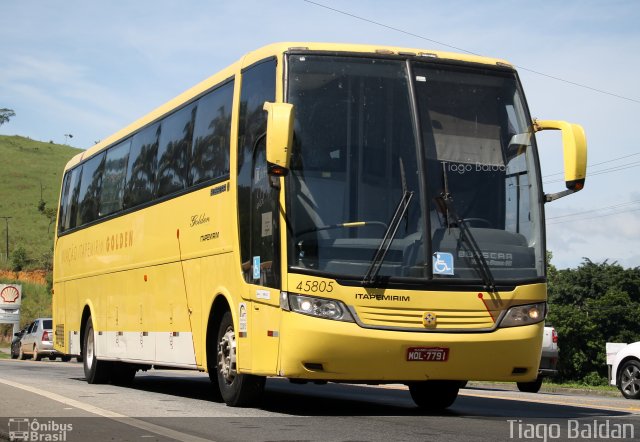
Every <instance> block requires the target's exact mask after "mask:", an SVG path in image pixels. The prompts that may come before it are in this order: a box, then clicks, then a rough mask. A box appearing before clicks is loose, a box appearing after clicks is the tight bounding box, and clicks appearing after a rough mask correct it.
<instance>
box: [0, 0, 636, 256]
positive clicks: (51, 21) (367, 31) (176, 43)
mask: <svg viewBox="0 0 640 442" xmlns="http://www.w3.org/2000/svg"><path fill="white" fill-rule="evenodd" d="M319 4H320V5H324V6H320V5H319ZM329 8H332V9H337V10H340V11H342V12H343V13H340V12H336V11H335V10H331V9H329ZM357 17H360V18H357ZM639 22H640V1H635V0H627V1H617V0H607V1H604V0H601V1H589V0H565V1H562V2H558V1H546V0H540V1H537V2H531V1H520V0H511V1H499V0H495V1H491V0H487V1H477V0H469V1H466V0H459V1H458V0H449V1H442V0H439V1H431V0H406V1H401V2H390V1H381V0H352V1H349V2H340V1H337V0H317V1H316V0H314V2H311V1H305V0H279V1H275V0H244V1H204V0H181V1H180V2H176V1H175V0H174V1H166V0H153V1H151V0H136V1H130V0H125V1H123V0H110V1H108V2H88V1H86V0H65V1H59V0H20V1H9V0H0V41H1V42H2V45H1V47H2V51H1V56H0V108H10V109H13V110H14V111H15V113H16V116H15V117H13V118H12V119H11V121H10V122H9V123H6V124H4V125H2V126H0V134H2V135H14V134H17V135H22V136H28V137H30V138H33V139H37V140H42V141H53V142H56V143H67V144H71V145H73V146H75V147H80V148H87V147H90V146H92V145H93V144H94V143H95V142H97V141H99V140H101V139H103V138H106V137H107V136H108V135H110V134H112V133H113V132H116V131H117V130H119V129H121V128H122V127H124V126H125V125H127V124H129V123H131V122H132V121H134V120H135V119H137V118H139V117H141V116H142V115H144V114H146V113H148V112H149V111H151V110H153V109H154V108H156V107H157V106H159V105H161V104H162V103H164V102H166V101H167V100H169V99H171V98H172V97H174V96H176V95H177V94H179V93H180V92H182V91H184V90H186V89H188V88H189V87H191V86H193V85H194V84H196V83H197V82H199V81H201V80H203V79H204V78H207V77H209V76H210V75H212V74H214V73H215V72H217V71H218V70H220V69H222V68H224V67H225V66H227V65H229V64H230V63H233V62H234V61H236V60H238V59H239V58H240V57H241V56H242V55H243V54H244V53H246V52H249V51H251V50H253V49H257V48H259V47H261V46H264V45H266V44H269V43H272V42H278V41H324V42H346V43H364V44H374V45H375V44H379V45H394V46H405V47H414V48H423V49H431V50H446V51H454V52H462V51H469V52H473V53H476V54H479V55H484V56H491V57H497V58H502V59H506V60H508V61H510V62H511V63H513V64H514V65H515V66H517V69H518V71H519V75H520V78H521V81H522V83H523V87H524V90H525V95H526V97H527V101H528V104H529V108H530V111H531V114H532V116H533V117H535V118H539V119H559V120H566V121H569V122H572V123H579V124H581V125H582V126H583V127H584V129H585V132H586V134H587V141H588V148H589V154H588V155H589V160H588V165H589V167H588V171H587V180H586V185H585V189H584V190H583V191H581V192H579V193H577V194H574V195H571V196H569V197H566V198H563V199H560V200H557V201H554V202H552V203H549V204H547V205H546V206H545V210H546V217H547V244H548V249H549V250H551V251H552V252H553V256H554V258H553V261H552V263H553V264H555V265H556V266H557V267H560V268H566V267H576V266H577V265H579V264H580V263H581V262H582V261H583V258H588V259H590V260H592V261H594V262H602V261H604V260H608V261H609V262H614V261H616V262H618V263H619V264H621V265H623V266H625V267H637V266H640V239H639V238H640V186H638V184H637V180H636V179H635V178H636V176H637V175H638V174H639V173H640V145H639V142H638V139H637V138H636V137H635V136H633V134H634V133H635V130H636V129H637V127H638V125H639V124H640V123H639V122H640V81H638V79H639V78H640V56H639V54H640V27H639V26H638V25H637V23H639ZM453 48H456V49H453ZM68 134H71V135H73V138H70V137H67V136H66V135H68ZM537 138H538V143H539V149H540V157H541V167H542V175H543V183H544V190H545V192H547V193H551V192H556V191H560V190H563V188H564V184H563V183H562V180H561V178H562V175H561V174H557V172H560V171H562V170H563V159H562V146H561V142H560V136H559V134H558V133H557V132H556V133H553V132H545V133H541V134H538V137H537ZM8 161H9V159H5V158H1V159H0V165H5V164H8ZM557 180H560V181H557ZM0 196H1V190H0Z"/></svg>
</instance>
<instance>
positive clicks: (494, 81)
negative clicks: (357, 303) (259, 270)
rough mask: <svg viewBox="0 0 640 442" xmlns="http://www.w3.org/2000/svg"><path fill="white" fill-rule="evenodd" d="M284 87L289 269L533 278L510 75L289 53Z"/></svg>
mask: <svg viewBox="0 0 640 442" xmlns="http://www.w3.org/2000/svg"><path fill="white" fill-rule="evenodd" d="M287 86H288V101H289V102H290V103H292V104H294V106H295V107H296V126H295V137H294V138H295V142H294V149H293V151H292V160H291V173H290V174H289V176H288V177H287V186H286V189H287V213H288V225H287V234H288V235H290V237H291V238H290V239H291V240H290V241H288V243H289V244H290V249H289V253H288V259H289V266H290V268H291V270H292V271H299V272H313V273H318V274H326V275H331V276H334V277H340V278H346V279H349V278H352V279H358V278H360V279H362V278H365V276H366V275H367V274H368V273H370V270H371V268H372V265H374V263H373V261H376V260H377V261H379V262H377V265H378V269H377V272H376V275H377V276H378V277H379V278H383V279H385V280H391V281H392V280H395V279H397V278H398V279H402V278H405V279H406V278H410V279H417V280H434V279H437V280H446V279H455V280H456V281H458V282H469V283H477V282H479V281H483V279H486V277H487V275H488V277H489V278H490V279H491V280H495V281H497V282H500V281H503V282H505V283H513V282H515V281H524V280H535V279H539V278H540V277H542V275H543V274H544V273H543V272H544V259H543V258H544V249H543V236H542V219H541V216H542V209H541V204H542V199H541V196H540V195H541V193H540V189H539V185H538V182H539V179H538V171H537V160H536V155H537V154H536V150H535V142H534V138H533V136H532V135H531V133H530V130H531V128H530V118H529V116H528V114H527V111H526V107H525V104H524V98H523V96H522V93H521V90H520V87H519V83H518V80H517V77H516V74H515V73H514V72H513V71H511V70H509V69H498V68H493V69H492V68H486V67H485V68H480V67H475V66H472V65H452V64H444V63H436V62H433V61H418V60H416V59H410V60H409V61H406V60H400V59H383V58H365V57H346V56H330V55H309V54H292V55H290V56H289V57H288V82H287ZM407 200H408V201H407ZM402 204H405V207H403V208H402V211H399V210H398V209H399V207H400V206H401V205H402ZM391 224H393V225H391ZM465 232H466V233H465ZM385 235H386V236H387V240H386V241H387V242H386V246H385V247H384V249H385V250H384V252H386V253H382V254H380V249H381V247H382V246H383V244H384V241H383V237H384V236H385ZM483 269H484V270H483ZM483 274H484V276H483ZM485 282H486V281H485Z"/></svg>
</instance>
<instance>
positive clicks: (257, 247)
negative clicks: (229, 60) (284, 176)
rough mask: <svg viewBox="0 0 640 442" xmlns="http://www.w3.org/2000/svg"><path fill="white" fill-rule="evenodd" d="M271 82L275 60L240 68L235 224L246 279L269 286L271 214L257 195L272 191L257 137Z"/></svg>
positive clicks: (272, 86)
mask: <svg viewBox="0 0 640 442" xmlns="http://www.w3.org/2000/svg"><path fill="white" fill-rule="evenodd" d="M275 84H276V62H275V60H269V61H266V62H264V63H260V64H258V65H256V66H254V67H252V68H250V69H247V70H246V71H244V72H243V74H242V92H241V96H240V127H239V131H238V216H239V222H238V224H239V227H240V254H241V265H242V269H243V272H244V277H245V280H246V281H247V282H250V283H260V284H262V285H268V286H271V287H273V286H274V285H275V284H276V283H275V280H274V273H273V272H272V270H273V271H277V270H278V269H277V267H276V266H274V265H273V262H272V261H273V258H274V252H273V246H274V244H273V234H272V229H271V228H270V227H267V226H272V223H273V215H272V212H271V209H270V208H269V207H268V206H269V204H268V202H266V201H261V199H262V200H265V199H267V198H271V197H272V195H271V192H270V191H269V190H268V184H267V185H266V187H265V185H264V183H266V182H267V181H268V178H267V176H266V160H265V159H264V158H263V157H264V155H262V154H261V151H264V143H262V144H260V143H258V141H259V140H260V139H261V138H263V137H262V136H263V135H264V134H265V131H266V129H267V113H266V112H265V111H264V109H263V106H264V102H265V101H274V99H275ZM259 144H260V146H258V145H259ZM254 160H255V163H254ZM254 168H255V170H254ZM263 175H264V176H263ZM252 185H253V186H252ZM252 200H253V201H252ZM263 206H264V207H263ZM263 213H264V225H265V227H264V229H263V228H262V227H261V228H260V229H261V230H260V233H259V234H258V230H259V229H254V237H252V236H251V233H252V229H251V226H252V225H253V226H257V225H258V224H260V226H262V224H261V223H262V222H263V221H262V220H263V218H262V217H263ZM263 232H264V233H265V234H264V235H263V234H262V233H263ZM257 256H259V257H260V267H261V272H260V273H261V274H260V280H259V281H256V280H254V278H253V272H252V259H253V257H257Z"/></svg>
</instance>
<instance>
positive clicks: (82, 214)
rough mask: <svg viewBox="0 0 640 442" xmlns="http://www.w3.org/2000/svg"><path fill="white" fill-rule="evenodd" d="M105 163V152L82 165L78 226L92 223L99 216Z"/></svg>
mask: <svg viewBox="0 0 640 442" xmlns="http://www.w3.org/2000/svg"><path fill="white" fill-rule="evenodd" d="M103 165H104V152H103V153H101V154H98V155H96V156H94V157H93V158H91V159H90V160H89V161H87V162H86V163H84V165H83V166H82V179H81V180H80V190H79V193H78V214H77V217H76V226H81V225H83V224H86V223H90V222H91V221H94V220H96V219H97V218H98V204H99V199H98V198H99V196H100V187H101V185H102V167H103Z"/></svg>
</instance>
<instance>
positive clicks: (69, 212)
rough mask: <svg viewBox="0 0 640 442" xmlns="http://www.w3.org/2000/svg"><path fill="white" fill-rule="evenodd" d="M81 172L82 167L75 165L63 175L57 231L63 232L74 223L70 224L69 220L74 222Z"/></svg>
mask: <svg viewBox="0 0 640 442" xmlns="http://www.w3.org/2000/svg"><path fill="white" fill-rule="evenodd" d="M81 172H82V167H76V168H75V169H72V170H70V171H68V172H67V174H66V175H65V177H64V182H63V184H62V196H61V197H60V215H59V220H58V231H60V232H64V231H65V230H67V229H69V228H71V227H73V226H74V225H75V223H74V224H73V225H72V223H71V221H72V220H73V221H74V222H75V217H76V212H77V203H78V192H79V190H80V186H79V184H80V179H79V178H80V174H81Z"/></svg>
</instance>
